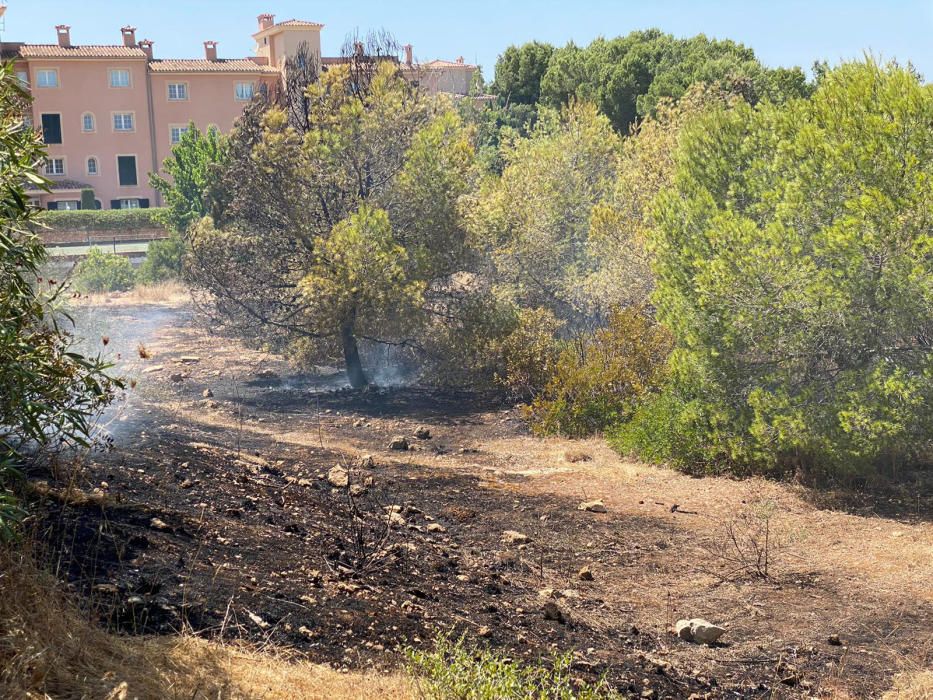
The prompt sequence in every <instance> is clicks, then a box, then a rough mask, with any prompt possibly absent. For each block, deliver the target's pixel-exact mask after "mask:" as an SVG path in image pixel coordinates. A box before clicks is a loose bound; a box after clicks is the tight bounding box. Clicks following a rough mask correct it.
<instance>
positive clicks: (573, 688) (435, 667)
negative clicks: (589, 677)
mask: <svg viewBox="0 0 933 700" xmlns="http://www.w3.org/2000/svg"><path fill="white" fill-rule="evenodd" d="M407 656H408V667H409V670H410V671H411V673H412V674H414V675H415V676H417V677H418V678H419V680H420V683H419V689H420V690H422V691H423V693H424V696H425V697H426V698H431V699H432V700H447V699H448V698H457V699H458V700H597V699H598V698H605V699H606V700H611V699H612V698H619V697H621V696H619V695H618V694H617V693H616V692H615V691H613V690H612V688H610V687H609V685H608V684H607V683H605V682H604V681H599V682H597V683H582V682H580V681H579V680H578V679H577V678H575V674H574V673H573V672H572V669H571V664H572V662H573V654H572V653H568V654H564V655H562V656H555V657H554V658H553V659H552V660H551V661H550V662H542V663H539V664H535V663H526V662H520V661H513V660H511V659H508V658H505V657H503V656H501V655H499V654H496V653H495V652H494V651H491V650H489V649H481V648H477V647H475V646H472V645H470V644H468V643H467V642H465V641H464V640H463V638H461V639H459V640H452V639H451V638H450V637H449V636H444V635H441V636H439V637H438V638H437V640H436V641H435V646H434V649H433V650H431V651H421V650H416V649H411V650H409V651H408V653H407Z"/></svg>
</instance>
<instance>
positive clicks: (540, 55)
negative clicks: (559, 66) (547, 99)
mask: <svg viewBox="0 0 933 700" xmlns="http://www.w3.org/2000/svg"><path fill="white" fill-rule="evenodd" d="M553 53H554V47H553V46H551V45H550V44H544V43H541V42H539V41H531V42H529V43H527V44H523V45H522V46H510V47H508V48H507V49H506V50H505V51H504V52H503V53H502V55H501V56H499V60H497V61H496V77H495V80H494V81H493V84H492V91H493V92H494V93H495V94H497V95H499V96H500V98H501V99H502V100H504V101H505V102H507V103H513V102H518V103H521V104H535V103H537V102H538V100H539V99H540V97H541V79H542V78H543V77H544V74H545V72H546V71H547V68H548V63H549V61H550V60H551V56H552V55H553Z"/></svg>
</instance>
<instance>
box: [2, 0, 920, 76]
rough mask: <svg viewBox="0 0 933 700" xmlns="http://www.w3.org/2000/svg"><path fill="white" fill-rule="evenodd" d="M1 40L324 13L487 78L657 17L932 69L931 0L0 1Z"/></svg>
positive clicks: (782, 47) (773, 54)
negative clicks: (3, 8) (511, 61)
mask: <svg viewBox="0 0 933 700" xmlns="http://www.w3.org/2000/svg"><path fill="white" fill-rule="evenodd" d="M5 1H6V4H7V5H8V8H7V12H6V18H5V22H6V28H5V30H4V32H3V39H4V40H19V41H30V42H39V43H52V42H54V41H55V31H54V25H56V24H59V23H62V24H70V25H71V27H72V29H71V32H72V41H73V42H74V43H119V41H120V27H121V26H122V25H124V24H132V25H135V26H136V27H138V28H139V29H138V31H137V37H138V38H149V39H152V40H153V41H155V52H156V55H157V56H163V57H178V58H188V57H199V56H201V54H202V50H203V49H202V44H201V42H203V41H204V40H205V39H214V40H216V41H219V42H220V45H219V48H218V51H219V54H220V55H221V56H224V57H235V56H245V55H249V54H250V53H251V51H252V43H251V40H250V34H251V33H252V32H254V31H255V27H256V15H257V14H259V13H261V12H272V13H274V14H275V15H276V19H277V20H283V19H290V18H292V17H296V18H299V19H308V20H313V21H316V22H322V23H323V24H325V25H326V26H325V28H324V31H323V34H322V45H323V50H324V53H325V55H333V54H336V53H337V52H338V51H339V48H340V45H341V44H342V43H343V39H344V37H345V36H346V34H347V33H348V32H352V31H353V30H354V29H356V28H359V29H360V30H366V29H369V28H385V29H387V30H389V31H390V32H392V33H393V34H394V35H395V36H396V37H397V38H398V39H399V40H400V42H401V43H408V42H410V43H412V44H413V45H414V47H415V55H416V57H417V58H419V59H421V60H429V59H432V58H448V59H454V58H456V57H457V56H460V55H462V56H464V57H465V58H466V59H467V61H468V62H474V63H479V64H481V65H482V66H483V68H484V74H485V76H486V77H487V79H491V77H492V73H493V67H494V65H495V61H496V56H497V55H498V54H499V53H500V52H501V51H502V50H503V49H504V48H505V47H506V46H508V45H509V44H512V43H522V42H525V41H528V40H531V39H538V40H542V41H548V42H551V43H553V44H556V45H563V44H565V43H566V42H567V41H569V40H573V41H575V42H576V43H578V44H586V43H588V42H589V41H590V40H591V39H593V38H594V37H596V36H600V35H603V36H615V35H618V34H626V33H628V32H629V31H631V30H633V29H644V28H648V27H659V28H661V29H662V30H664V31H667V32H671V33H672V34H675V35H677V36H689V35H693V34H696V33H699V32H704V33H706V34H707V35H709V36H714V37H719V38H730V39H735V40H737V41H741V42H743V43H745V44H747V45H749V46H751V47H752V48H753V49H755V51H756V52H757V54H758V56H759V57H760V58H761V59H762V60H763V61H764V62H765V63H766V64H769V65H772V66H775V65H800V66H802V67H804V68H808V67H809V66H810V65H811V64H812V62H813V61H814V60H815V59H827V60H829V61H830V62H831V63H835V62H837V61H838V60H839V59H842V58H855V57H860V56H861V55H862V54H863V52H864V51H866V50H870V51H872V52H873V53H875V54H876V55H879V56H881V57H884V58H897V59H898V60H900V61H902V62H907V61H911V62H912V63H913V64H914V65H915V66H916V67H917V68H918V69H919V70H920V71H921V72H922V73H924V75H925V76H927V78H928V79H933V0H888V1H887V2H879V1H878V0H874V1H873V2H868V1H865V0H809V1H808V2H804V1H801V0H770V1H768V0H721V1H716V0H615V1H612V0H576V1H571V2H568V1H566V0H564V1H561V2H558V1H557V0H538V1H537V2H535V1H532V0H446V1H445V0H431V1H430V2H413V1H405V0H392V1H391V2H380V1H378V0H355V1H353V2H340V0H331V1H330V2H319V3H318V2H307V1H305V2H300V1H298V0H227V1H226V2H218V1H216V0H206V1H196V0H149V1H148V2H140V1H136V2H132V1H128V0H122V1H119V2H118V1H111V0H84V1H83V2H76V1H75V0H5Z"/></svg>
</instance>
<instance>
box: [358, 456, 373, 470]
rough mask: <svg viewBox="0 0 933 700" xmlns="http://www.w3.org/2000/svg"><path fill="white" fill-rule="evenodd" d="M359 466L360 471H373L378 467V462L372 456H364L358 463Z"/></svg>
mask: <svg viewBox="0 0 933 700" xmlns="http://www.w3.org/2000/svg"><path fill="white" fill-rule="evenodd" d="M357 466H358V467H359V468H360V469H372V468H373V467H375V466H376V461H375V460H374V459H373V456H372V455H363V456H362V457H360V459H359V461H358V462H357Z"/></svg>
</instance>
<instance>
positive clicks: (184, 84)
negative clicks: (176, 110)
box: [165, 82, 188, 102]
mask: <svg viewBox="0 0 933 700" xmlns="http://www.w3.org/2000/svg"><path fill="white" fill-rule="evenodd" d="M172 88H175V97H172ZM178 88H181V93H182V94H181V96H180V97H179V93H178ZM165 90H166V95H167V96H168V101H169V102H187V101H188V83H187V82H181V83H169V84H168V86H167V87H166V89H165Z"/></svg>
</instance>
